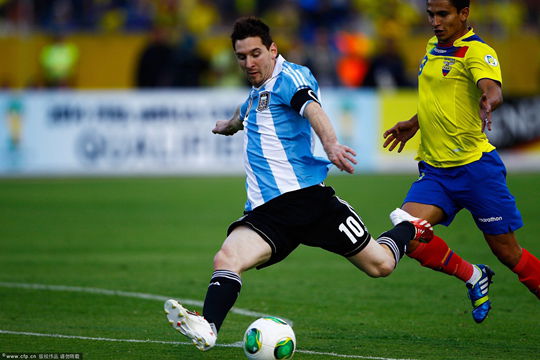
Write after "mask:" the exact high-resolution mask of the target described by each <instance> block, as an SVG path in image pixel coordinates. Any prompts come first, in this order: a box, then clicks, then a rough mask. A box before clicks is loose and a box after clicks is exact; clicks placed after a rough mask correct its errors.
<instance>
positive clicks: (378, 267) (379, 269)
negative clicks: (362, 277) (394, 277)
mask: <svg viewBox="0 0 540 360" xmlns="http://www.w3.org/2000/svg"><path fill="white" fill-rule="evenodd" d="M394 265H395V264H394V260H393V259H386V260H383V261H379V262H376V263H373V264H371V265H370V266H369V267H367V269H366V274H367V275H368V276H370V277H372V278H380V277H387V276H388V275H390V274H391V273H392V272H393V271H394V268H395V266H394Z"/></svg>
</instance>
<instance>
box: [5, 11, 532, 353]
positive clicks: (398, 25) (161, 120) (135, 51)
mask: <svg viewBox="0 0 540 360" xmlns="http://www.w3.org/2000/svg"><path fill="white" fill-rule="evenodd" d="M423 6H424V1H423V0H416V1H397V0H378V1H370V0H350V1H345V0H327V1H324V0H319V1H317V0H298V1H267V0H263V1H255V0H217V1H202V0H199V1H196V0H184V1H179V0H163V1H152V0H133V1H122V0H116V1H114V0H48V1H42V0H0V53H1V56H0V86H1V88H2V90H1V91H0V177H1V178H0V269H1V270H2V271H0V353H2V354H3V353H20V352H30V353H42V354H49V353H56V354H59V353H82V354H83V356H84V358H85V359H139V358H140V359H149V358H161V359H205V360H206V359H220V360H223V359H240V358H242V356H243V355H242V351H241V349H239V348H238V341H239V340H240V339H241V336H242V333H243V331H244V329H245V327H246V326H247V325H248V324H249V323H250V322H251V321H252V320H253V319H254V317H256V316H257V315H253V314H263V313H264V314H267V313H268V314H272V315H278V316H283V317H286V318H288V319H291V320H293V321H294V329H295V332H296V335H297V339H298V346H299V350H300V351H299V352H298V353H297V354H296V355H295V358H296V359H332V358H339V357H342V358H343V357H348V358H359V359H366V358H378V359H387V360H389V359H401V358H407V359H432V360H441V359H445V360H462V359H482V360H485V359H505V360H506V359H522V360H530V359H534V358H537V357H538V354H539V353H540V347H539V344H540V328H539V325H538V318H539V316H540V312H539V310H538V301H537V300H536V299H535V298H534V297H533V296H532V295H530V294H529V293H528V292H527V291H526V290H525V289H524V288H523V286H522V285H520V284H519V283H518V281H517V280H516V278H515V275H514V274H512V273H511V272H510V271H508V269H506V268H505V267H504V266H503V265H501V264H500V263H498V262H497V261H496V259H495V258H494V257H493V255H492V254H491V253H490V251H489V249H488V248H487V246H486V245H485V244H484V243H483V242H482V240H481V239H480V236H479V234H478V232H477V230H476V228H475V225H474V223H473V221H472V219H470V217H469V216H468V215H467V214H465V213H461V214H460V215H459V216H458V217H457V218H456V220H455V222H454V223H453V226H452V227H451V228H444V227H440V226H438V227H437V229H436V230H437V233H438V234H439V235H441V237H443V238H445V239H448V242H449V243H450V244H451V246H452V247H453V248H455V249H456V250H457V251H459V253H460V254H461V255H463V256H464V257H465V258H467V259H471V260H472V261H475V262H482V263H488V264H490V265H491V266H492V267H493V268H494V270H495V272H496V273H497V275H496V277H495V283H494V285H493V287H492V291H491V295H492V298H493V301H494V309H493V311H492V313H491V314H490V318H489V319H488V320H487V321H486V323H485V324H482V325H481V326H480V327H479V326H478V325H476V324H474V322H473V321H472V320H471V317H470V310H469V309H470V304H469V302H468V299H467V298H466V292H465V289H464V287H463V285H462V284H461V283H459V282H458V281H456V280H455V279H453V278H450V277H447V276H443V275H441V274H438V273H435V272H433V271H428V270H426V269H423V268H421V267H420V266H418V265H417V264H416V263H415V262H414V261H411V260H410V259H409V260H408V259H404V260H403V261H402V262H401V263H400V265H399V268H398V269H397V271H396V273H395V274H393V275H392V276H391V277H389V278H386V279H378V280H373V279H370V278H367V277H366V276H363V275H362V274H360V273H358V272H357V271H355V270H353V269H352V268H351V267H350V264H348V263H347V262H346V261H343V259H340V258H337V257H335V256H333V255H331V254H327V253H324V252H321V251H319V250H317V249H311V248H300V249H298V251H296V252H295V253H294V254H292V255H291V257H289V258H288V259H286V260H285V261H284V262H283V263H281V264H280V265H279V266H276V267H271V268H269V269H267V270H264V271H260V272H259V271H256V272H255V271H254V272H248V273H246V274H245V276H244V284H245V286H244V288H243V289H242V296H241V297H240V298H239V300H238V302H237V304H236V306H237V309H238V311H237V312H233V313H231V314H230V315H229V316H228V318H227V321H226V323H225V325H224V328H223V332H222V334H221V335H220V345H223V346H220V347H218V348H216V349H214V350H212V352H209V353H204V354H201V353H199V352H198V351H196V350H195V349H193V348H192V346H188V345H189V344H187V345H186V343H182V341H184V339H182V338H179V336H178V334H176V333H174V332H173V331H172V330H171V329H169V328H168V327H167V324H166V321H165V319H164V317H163V316H162V314H161V306H162V301H163V298H166V297H176V298H180V299H186V301H188V303H189V304H193V305H190V306H193V307H194V308H195V309H196V310H200V302H201V300H202V297H203V294H204V292H205V289H206V287H207V285H208V278H209V275H210V273H209V271H210V270H209V266H210V264H211V262H212V256H213V254H214V252H215V251H216V249H217V247H218V246H219V244H220V243H221V241H222V239H223V236H224V231H225V229H226V227H227V225H228V224H229V223H230V222H231V221H233V220H235V219H236V218H237V217H238V216H240V214H241V211H242V206H243V203H244V199H245V193H244V184H243V178H242V176H241V173H242V169H241V161H240V160H239V154H240V147H241V146H240V143H241V136H235V137H232V138H231V137H220V136H214V135H212V134H211V133H210V129H211V128H212V126H213V124H214V123H215V121H216V120H217V119H223V118H226V117H227V116H229V115H230V114H232V111H233V108H234V106H235V105H236V104H237V103H238V102H239V101H242V100H243V98H244V97H245V95H246V91H247V87H246V84H245V83H244V80H243V77H242V74H241V73H240V72H239V71H238V69H237V66H236V64H235V62H234V59H233V57H232V54H231V49H230V42H229V39H228V34H229V32H230V26H231V23H232V21H233V20H234V18H235V17H236V16H238V15H243V14H256V15H259V16H262V17H264V19H265V20H267V22H268V23H269V24H270V25H271V26H272V27H273V29H274V32H273V34H274V37H275V39H276V41H277V43H278V45H279V47H280V50H281V51H282V53H283V54H284V55H285V57H286V58H287V59H289V60H292V61H298V62H300V63H308V64H310V66H312V68H313V70H314V72H315V73H316V74H317V75H318V77H319V80H320V82H321V85H322V86H323V89H322V92H323V105H324V106H325V108H326V109H327V111H328V112H329V113H330V115H331V118H332V120H333V121H334V125H335V126H336V129H337V131H338V134H339V136H340V140H341V141H343V142H344V143H347V144H350V145H352V146H353V147H354V148H355V149H356V150H357V151H358V153H359V160H360V162H359V165H358V169H357V170H358V171H357V174H359V175H357V176H346V175H344V176H336V174H332V176H330V177H329V179H328V184H329V185H332V186H334V187H335V188H336V190H337V192H338V193H339V194H340V196H341V197H343V198H344V199H347V200H348V201H349V203H351V205H352V206H354V207H355V208H356V209H357V210H358V212H359V213H360V214H361V215H362V217H363V219H364V221H365V222H366V224H368V227H369V229H370V231H371V232H372V233H373V234H378V233H380V232H382V231H384V230H385V229H386V228H387V227H388V226H389V222H388V219H387V216H386V214H387V213H388V212H389V210H391V209H393V208H394V207H396V206H399V204H400V201H401V199H402V198H403V196H404V194H405V192H406V190H407V189H408V186H409V184H410V183H411V182H412V181H414V178H415V174H414V171H415V162H414V161H413V159H412V157H413V155H414V144H410V145H409V146H408V147H407V149H406V151H405V152H404V154H402V155H400V156H398V155H397V154H388V153H386V152H384V151H382V150H381V133H382V130H383V129H385V128H386V127H388V126H390V125H391V124H393V123H394V122H395V121H397V120H402V119H404V118H406V117H408V116H409V115H410V114H412V113H413V112H414V111H415V101H416V94H415V91H414V85H415V81H416V80H415V77H416V73H417V67H418V63H419V60H420V58H421V57H422V54H423V52H424V46H425V43H426V41H427V38H428V37H430V36H431V33H430V31H429V27H428V26H426V23H425V15H424V10H423ZM539 7H540V2H539V1H537V0H528V1H513V0H498V1H487V0H485V1H480V0H473V11H472V18H471V22H472V24H473V25H474V27H475V29H476V30H477V31H478V32H479V34H480V35H481V36H482V37H483V38H485V40H486V41H488V42H489V43H490V44H491V45H492V46H493V47H494V48H495V49H496V50H497V52H498V55H499V58H500V61H501V64H502V71H503V78H504V81H505V84H504V95H505V101H506V103H505V105H504V106H503V107H502V108H500V109H499V110H497V112H496V113H495V118H494V130H493V131H492V132H491V133H490V134H489V136H490V137H491V138H492V141H493V142H494V143H496V144H497V146H498V147H499V149H501V152H502V153H503V154H504V157H505V160H506V164H507V166H508V167H509V168H510V170H511V171H510V172H509V177H508V181H509V184H510V188H511V189H512V192H513V193H514V195H515V196H516V198H517V201H518V206H519V207H520V210H521V212H522V214H523V217H524V220H525V224H526V226H525V227H524V228H523V229H520V230H519V233H518V236H519V239H520V243H521V244H522V245H523V246H524V247H526V248H527V249H529V250H530V251H531V252H532V253H534V254H536V255H538V254H540V245H539V243H538V232H539V231H540V225H539V223H538V221H537V219H538V218H539V217H540V207H539V206H538V203H539V199H540V192H539V191H540V190H539V188H538V184H539V182H540V174H539V170H540V149H539V148H540V146H539V139H540V117H539V114H540V99H539V95H540V36H539V35H540V24H539V22H540V10H539ZM53 38H56V39H59V38H63V39H64V40H65V42H66V43H67V44H68V46H67V48H63V49H64V51H66V52H67V56H68V58H69V57H73V58H75V59H76V60H77V61H76V62H75V63H76V66H75V67H74V72H73V73H69V71H68V76H67V77H65V78H63V79H61V81H59V80H58V78H55V77H54V74H50V73H49V74H48V73H46V72H45V71H44V68H43V65H42V64H43V61H45V60H43V56H44V55H43V54H44V49H46V47H47V46H48V45H50V44H51V43H53V41H52V39H53ZM156 39H160V41H162V42H161V43H160V44H161V45H163V42H164V44H165V46H161V45H160V46H159V47H158V48H159V49H161V50H165V54H166V56H167V59H168V60H167V61H166V62H165V64H167V65H166V66H165V64H163V62H158V65H157V68H153V69H154V73H158V74H160V76H158V77H157V78H153V79H151V80H148V79H146V80H145V79H143V78H144V76H141V77H139V76H138V74H139V72H138V67H139V63H140V59H141V54H142V52H143V50H144V49H145V48H146V47H147V45H148V44H150V43H154V41H155V40H156ZM389 47H391V49H392V51H393V52H391V57H395V55H396V51H397V54H400V55H401V56H402V59H403V64H404V71H403V74H402V75H405V76H404V78H405V79H406V80H405V82H404V83H400V84H403V86H395V83H393V82H392V81H389V80H388V78H384V77H383V79H382V80H381V79H379V80H378V81H377V85H375V84H374V83H371V82H372V81H373V79H371V80H369V77H368V73H369V68H370V66H369V64H370V62H371V59H373V58H375V57H376V56H383V57H382V58H384V53H383V52H382V50H381V49H387V48H389ZM66 49H67V50H66ZM60 53H61V54H62V51H61V52H60ZM64 54H65V53H64ZM52 57H53V59H52V60H53V64H54V60H55V59H54V56H52ZM45 58H47V56H45ZM49 60H50V59H49ZM64 60H65V59H64ZM60 62H62V61H60ZM68 63H69V61H68ZM151 68H152V67H151ZM158 70H159V71H158ZM53 73H54V71H53ZM51 76H52V77H51ZM402 80H403V79H402ZM146 81H150V82H146ZM370 81H371V82H370ZM319 151H320V149H319ZM390 173H393V174H390ZM118 175H121V176H118ZM165 175H166V176H165ZM210 175H211V176H210ZM218 175H227V176H218ZM246 309H247V310H248V315H246V314H245V312H243V310H246ZM249 311H251V313H249ZM249 314H251V315H249ZM50 358H52V357H50Z"/></svg>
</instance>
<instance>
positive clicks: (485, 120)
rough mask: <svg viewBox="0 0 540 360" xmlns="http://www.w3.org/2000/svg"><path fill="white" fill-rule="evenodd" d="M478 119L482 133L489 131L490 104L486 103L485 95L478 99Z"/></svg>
mask: <svg viewBox="0 0 540 360" xmlns="http://www.w3.org/2000/svg"><path fill="white" fill-rule="evenodd" d="M479 114H480V119H482V132H484V130H485V129H486V127H487V129H488V130H489V131H491V104H490V103H489V101H488V97H487V94H485V93H484V94H482V97H481V98H480V113H479Z"/></svg>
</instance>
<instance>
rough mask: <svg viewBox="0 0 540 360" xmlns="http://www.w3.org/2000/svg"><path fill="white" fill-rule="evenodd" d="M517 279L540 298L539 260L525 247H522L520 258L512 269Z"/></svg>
mask: <svg viewBox="0 0 540 360" xmlns="http://www.w3.org/2000/svg"><path fill="white" fill-rule="evenodd" d="M512 271H513V272H515V273H516V274H517V275H518V277H519V281H521V283H522V284H523V285H525V286H526V287H527V288H528V289H529V290H530V291H531V292H532V293H533V294H535V295H536V297H538V298H539V299H540V260H538V259H537V258H536V257H535V256H534V255H533V254H531V253H530V252H528V251H527V250H525V249H522V254H521V258H520V259H519V262H518V263H517V265H516V266H515V267H514V268H513V269H512Z"/></svg>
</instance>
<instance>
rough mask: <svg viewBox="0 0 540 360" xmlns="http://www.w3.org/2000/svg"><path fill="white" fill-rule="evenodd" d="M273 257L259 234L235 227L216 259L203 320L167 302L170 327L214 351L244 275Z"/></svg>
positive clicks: (242, 227) (199, 345) (174, 301)
mask: <svg viewBox="0 0 540 360" xmlns="http://www.w3.org/2000/svg"><path fill="white" fill-rule="evenodd" d="M271 255H272V250H271V248H270V245H269V244H268V243H267V242H266V241H265V240H263V239H262V237H261V236H260V235H259V234H258V233H256V232H255V231H254V230H252V229H251V228H249V227H247V226H243V225H240V226H238V227H235V228H234V229H233V230H232V231H231V232H230V234H229V236H228V237H227V239H226V240H225V241H224V242H223V245H222V247H221V249H220V250H219V251H218V252H217V254H216V256H215V257H214V273H213V274H212V278H211V279H210V285H209V286H208V290H207V292H206V297H205V300H204V307H203V316H201V315H199V314H197V313H195V312H191V311H188V310H187V309H185V308H184V307H183V306H182V305H181V304H179V303H178V302H177V301H176V300H172V299H171V300H168V301H167V302H165V312H166V314H167V319H168V320H169V323H170V324H171V325H172V326H173V327H174V328H175V329H176V330H178V331H179V332H180V333H182V334H183V335H185V336H187V337H188V338H190V339H191V340H192V341H193V343H194V344H195V346H197V348H198V349H200V350H203V351H205V350H208V349H210V348H212V347H213V346H214V345H215V342H216V339H217V332H218V331H219V329H220V327H221V325H222V323H223V321H224V320H225V317H226V316H227V314H228V312H229V311H230V309H231V308H232V306H233V305H234V303H235V302H236V299H237V298H238V295H239V293H240V289H241V287H242V281H241V278H240V275H241V273H242V272H244V271H246V270H249V269H251V268H253V267H255V266H257V265H260V264H262V263H264V262H266V261H268V259H270V256H271Z"/></svg>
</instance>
